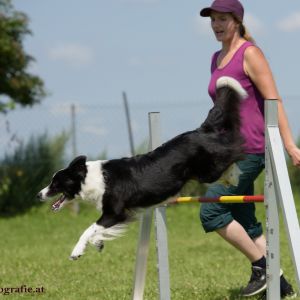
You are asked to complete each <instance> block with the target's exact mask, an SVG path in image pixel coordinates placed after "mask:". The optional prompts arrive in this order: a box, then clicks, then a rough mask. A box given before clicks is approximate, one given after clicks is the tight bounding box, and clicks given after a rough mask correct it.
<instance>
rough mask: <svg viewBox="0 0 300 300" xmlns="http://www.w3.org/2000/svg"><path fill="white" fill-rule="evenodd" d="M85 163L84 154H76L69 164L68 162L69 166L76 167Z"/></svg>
mask: <svg viewBox="0 0 300 300" xmlns="http://www.w3.org/2000/svg"><path fill="white" fill-rule="evenodd" d="M85 163H86V156H85V155H80V156H77V157H76V158H74V159H73V160H72V161H71V162H70V164H69V168H72V169H73V168H77V167H80V166H85Z"/></svg>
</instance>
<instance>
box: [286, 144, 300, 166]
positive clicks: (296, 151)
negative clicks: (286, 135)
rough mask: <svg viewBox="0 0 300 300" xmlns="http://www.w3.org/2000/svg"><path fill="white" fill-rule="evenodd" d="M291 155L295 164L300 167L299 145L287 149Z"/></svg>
mask: <svg viewBox="0 0 300 300" xmlns="http://www.w3.org/2000/svg"><path fill="white" fill-rule="evenodd" d="M287 152H288V154H289V156H290V157H291V159H292V162H293V165H294V166H295V167H298V168H300V149H299V148H298V147H297V146H294V147H292V148H291V149H287Z"/></svg>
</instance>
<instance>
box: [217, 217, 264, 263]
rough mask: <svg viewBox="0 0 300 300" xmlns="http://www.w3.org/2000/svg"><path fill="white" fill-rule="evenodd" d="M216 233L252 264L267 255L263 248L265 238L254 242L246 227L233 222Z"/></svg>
mask: <svg viewBox="0 0 300 300" xmlns="http://www.w3.org/2000/svg"><path fill="white" fill-rule="evenodd" d="M216 232H217V233H218V234H219V235H220V236H221V237H222V238H223V239H225V240H226V241H227V242H229V243H230V244H231V245H232V246H234V247H235V248H237V249H238V250H239V251H241V252H242V253H243V254H244V255H245V256H246V257H247V258H248V259H249V260H250V262H255V261H257V260H259V259H261V258H262V256H264V255H265V252H264V249H265V248H264V247H263V241H262V240H263V238H260V237H259V238H256V239H254V240H252V239H251V238H250V237H249V235H248V233H247V232H246V231H245V229H244V227H243V226H242V225H241V224H240V223H238V222H237V221H235V220H233V221H232V222H231V223H229V224H228V225H226V226H225V227H223V228H220V229H217V230H216Z"/></svg>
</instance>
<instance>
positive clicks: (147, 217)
mask: <svg viewBox="0 0 300 300" xmlns="http://www.w3.org/2000/svg"><path fill="white" fill-rule="evenodd" d="M149 129H150V147H149V148H150V150H154V149H155V148H157V147H158V146H159V145H160V144H161V132H160V131H161V129H160V115H159V113H158V112H152V113H149ZM152 212H153V210H152V209H147V210H146V212H145V213H144V215H143V216H142V220H141V227H140V237H139V242H138V248H137V256H136V266H135V280H134V288H133V300H142V299H143V296H144V289H145V282H146V271H147V258H148V252H149V242H150V233H151V223H152V215H153V213H152ZM155 221H156V222H155V225H156V238H157V255H158V269H159V271H158V273H159V289H160V295H161V296H160V297H163V298H161V299H164V300H168V299H169V297H168V296H167V295H168V293H169V292H167V290H169V289H170V287H169V285H168V282H169V280H168V278H169V268H168V248H167V239H166V230H167V229H166V226H165V212H164V210H162V209H161V208H156V209H155ZM161 243H162V246H161V245H160V244H161ZM162 295H163V296H162Z"/></svg>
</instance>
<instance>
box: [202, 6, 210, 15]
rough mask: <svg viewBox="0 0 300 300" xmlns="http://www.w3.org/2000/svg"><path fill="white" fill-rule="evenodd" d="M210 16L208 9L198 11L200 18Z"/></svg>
mask: <svg viewBox="0 0 300 300" xmlns="http://www.w3.org/2000/svg"><path fill="white" fill-rule="evenodd" d="M210 14H211V8H210V7H206V8H203V9H201V11H200V16H201V17H210Z"/></svg>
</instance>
